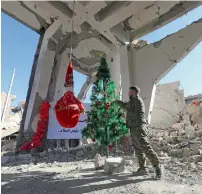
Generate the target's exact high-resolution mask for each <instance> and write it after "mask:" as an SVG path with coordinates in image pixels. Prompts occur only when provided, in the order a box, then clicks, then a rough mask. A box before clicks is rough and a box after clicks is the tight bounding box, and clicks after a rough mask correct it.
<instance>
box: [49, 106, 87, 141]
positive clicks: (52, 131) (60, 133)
mask: <svg viewBox="0 0 202 194" xmlns="http://www.w3.org/2000/svg"><path fill="white" fill-rule="evenodd" d="M83 105H84V107H85V109H86V111H89V110H90V104H89V103H84V104H83ZM54 106H55V103H52V104H51V108H50V110H49V122H48V134H47V139H81V138H82V134H81V130H82V129H83V128H84V127H86V125H87V124H86V122H78V124H77V125H76V127H74V128H70V129H69V128H63V127H62V126H60V124H59V123H58V121H57V119H56V116H55V113H54V111H53V107H54ZM86 119H87V115H86V114H81V115H80V118H79V121H84V120H86Z"/></svg>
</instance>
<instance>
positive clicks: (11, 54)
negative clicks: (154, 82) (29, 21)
mask: <svg viewBox="0 0 202 194" xmlns="http://www.w3.org/2000/svg"><path fill="white" fill-rule="evenodd" d="M201 17H202V6H200V7H199V8H197V9H195V10H193V11H191V12H189V13H188V14H187V15H185V16H183V17H181V18H179V19H177V20H175V21H174V22H172V23H170V24H168V25H166V26H164V27H163V28H161V29H159V30H156V31H154V32H152V33H150V34H148V35H147V36H144V37H142V39H144V40H147V41H148V42H149V43H152V42H155V41H158V40H160V39H162V38H164V37H165V36H167V35H168V34H172V33H174V32H176V31H178V30H179V29H181V28H184V27H186V25H189V24H190V23H192V22H193V21H196V20H198V19H199V18H201ZM1 22H2V26H1V27H2V28H1V33H2V34H1V48H2V50H1V52H2V53H1V64H2V66H1V79H2V80H1V81H2V82H1V83H2V86H1V88H2V92H7V90H8V87H9V83H10V79H11V76H12V69H13V67H15V68H16V75H15V78H14V83H13V87H12V92H11V93H12V94H14V95H16V96H17V99H16V100H15V101H14V103H13V105H17V104H18V102H19V101H22V100H24V99H25V98H26V94H27V88H28V84H29V77H30V73H31V67H32V63H33V59H34V54H35V50H36V46H37V43H38V38H39V35H38V34H36V33H35V32H34V31H32V30H31V29H29V28H27V27H25V26H24V25H23V24H21V23H19V22H17V21H15V20H14V19H12V18H10V17H9V16H7V15H5V14H4V13H1ZM201 55H202V43H200V44H199V45H198V46H197V47H196V48H195V49H194V50H192V51H191V53H190V54H189V55H187V56H186V57H185V58H184V59H183V60H182V61H181V62H180V63H179V64H178V65H177V66H176V67H175V68H174V69H173V70H172V71H171V72H170V73H168V74H167V75H166V76H165V77H164V78H163V79H162V80H161V81H160V83H169V82H173V81H177V80H180V82H181V88H182V89H184V90H185V96H187V95H193V94H197V93H202V76H201V73H202V58H201ZM74 78H75V80H77V82H75V93H76V94H78V92H79V91H80V88H81V86H82V85H81V84H78V83H84V81H85V80H86V76H84V75H82V74H80V73H78V72H75V73H74ZM89 94H90V92H89ZM88 96H89V95H88ZM86 101H89V97H88V98H87V99H86Z"/></svg>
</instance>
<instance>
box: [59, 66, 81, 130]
mask: <svg viewBox="0 0 202 194" xmlns="http://www.w3.org/2000/svg"><path fill="white" fill-rule="evenodd" d="M73 86H74V81H73V67H72V62H69V66H68V68H67V73H66V78H65V87H66V88H68V87H72V88H73ZM84 111H85V109H84V106H83V104H82V103H81V102H80V101H79V100H78V99H77V98H76V97H75V96H74V93H73V92H72V91H67V92H66V93H65V94H64V95H63V96H62V97H61V99H60V100H58V102H57V103H56V105H55V113H56V119H57V121H58V123H59V124H60V125H61V126H62V127H64V128H73V127H75V126H76V125H77V123H78V122H79V117H80V114H81V113H84Z"/></svg>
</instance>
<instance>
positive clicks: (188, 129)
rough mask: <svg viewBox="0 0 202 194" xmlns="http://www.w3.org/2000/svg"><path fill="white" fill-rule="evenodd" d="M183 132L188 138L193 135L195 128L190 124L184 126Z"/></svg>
mask: <svg viewBox="0 0 202 194" xmlns="http://www.w3.org/2000/svg"><path fill="white" fill-rule="evenodd" d="M185 134H186V136H187V137H188V138H190V139H192V138H194V137H195V128H194V127H193V126H191V125H188V126H186V127H185Z"/></svg>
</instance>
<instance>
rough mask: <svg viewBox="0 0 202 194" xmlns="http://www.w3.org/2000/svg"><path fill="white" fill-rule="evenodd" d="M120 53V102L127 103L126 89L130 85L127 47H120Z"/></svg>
mask: <svg viewBox="0 0 202 194" xmlns="http://www.w3.org/2000/svg"><path fill="white" fill-rule="evenodd" d="M119 51H120V52H119V53H120V70H121V88H122V100H123V101H128V89H129V87H130V85H131V82H130V65H131V63H130V53H129V52H128V49H127V47H126V46H125V47H121V48H120V49H119Z"/></svg>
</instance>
